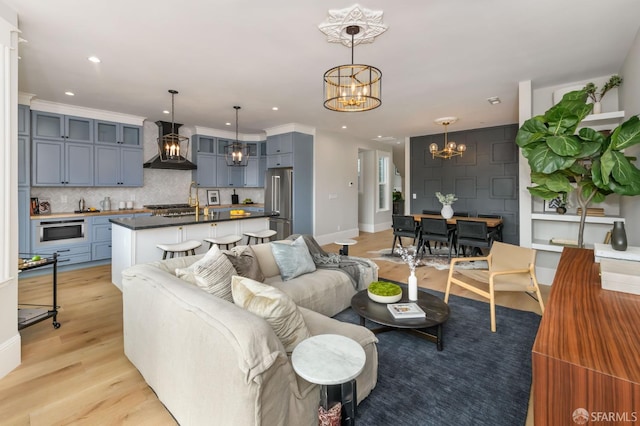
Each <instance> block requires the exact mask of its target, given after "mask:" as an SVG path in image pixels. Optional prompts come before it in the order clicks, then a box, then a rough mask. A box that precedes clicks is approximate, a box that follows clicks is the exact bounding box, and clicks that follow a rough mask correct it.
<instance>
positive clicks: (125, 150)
mask: <svg viewBox="0 0 640 426" xmlns="http://www.w3.org/2000/svg"><path fill="white" fill-rule="evenodd" d="M143 163H144V159H143V151H142V149H139V148H129V147H127V146H107V145H96V147H95V164H94V182H95V186H128V187H134V186H143V183H144V174H143V170H142V168H143Z"/></svg>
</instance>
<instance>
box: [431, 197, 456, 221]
mask: <svg viewBox="0 0 640 426" xmlns="http://www.w3.org/2000/svg"><path fill="white" fill-rule="evenodd" d="M436 197H438V201H440V203H441V204H442V210H440V214H441V215H442V217H444V218H445V219H451V218H452V217H453V208H452V207H451V204H453V202H454V201H457V200H458V199H457V198H456V195H455V194H447V195H442V193H440V192H436Z"/></svg>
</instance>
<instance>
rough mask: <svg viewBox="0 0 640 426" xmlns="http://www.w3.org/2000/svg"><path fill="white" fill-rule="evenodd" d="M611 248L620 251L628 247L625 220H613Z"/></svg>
mask: <svg viewBox="0 0 640 426" xmlns="http://www.w3.org/2000/svg"><path fill="white" fill-rule="evenodd" d="M611 248H613V249H614V250H618V251H625V250H626V249H627V233H626V232H625V230H624V222H622V221H618V220H616V221H615V222H613V230H612V231H611Z"/></svg>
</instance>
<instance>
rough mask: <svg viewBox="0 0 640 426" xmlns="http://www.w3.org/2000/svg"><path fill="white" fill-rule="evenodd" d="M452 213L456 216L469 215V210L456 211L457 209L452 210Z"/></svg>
mask: <svg viewBox="0 0 640 426" xmlns="http://www.w3.org/2000/svg"><path fill="white" fill-rule="evenodd" d="M453 215H454V216H458V217H471V213H469V212H457V211H454V212H453Z"/></svg>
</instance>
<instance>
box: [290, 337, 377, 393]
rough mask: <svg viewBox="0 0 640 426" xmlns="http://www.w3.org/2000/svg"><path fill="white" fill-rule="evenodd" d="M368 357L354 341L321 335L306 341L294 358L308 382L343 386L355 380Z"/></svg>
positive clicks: (298, 368)
mask: <svg viewBox="0 0 640 426" xmlns="http://www.w3.org/2000/svg"><path fill="white" fill-rule="evenodd" d="M366 360H367V356H366V355H365V353H364V349H362V346H360V345H359V344H358V343H357V342H356V341H354V340H353V339H349V338H348V337H344V336H340V335H338V334H319V335H317V336H313V337H310V338H308V339H306V340H304V341H302V342H301V343H300V344H298V346H296V348H295V349H294V350H293V353H292V354H291V363H292V364H293V369H294V370H295V372H296V373H297V374H298V375H299V376H300V377H302V378H303V379H305V380H306V381H308V382H311V383H316V384H319V385H339V384H342V383H346V382H348V381H350V380H353V379H355V378H356V377H357V376H358V375H359V374H360V372H361V371H362V369H363V368H364V363H365V361H366Z"/></svg>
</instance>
